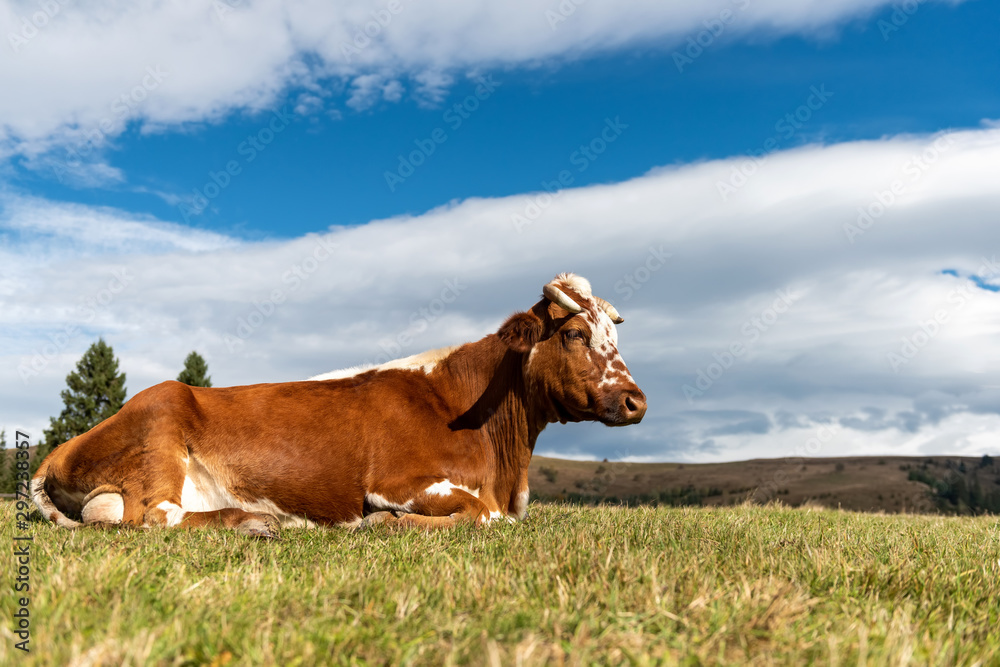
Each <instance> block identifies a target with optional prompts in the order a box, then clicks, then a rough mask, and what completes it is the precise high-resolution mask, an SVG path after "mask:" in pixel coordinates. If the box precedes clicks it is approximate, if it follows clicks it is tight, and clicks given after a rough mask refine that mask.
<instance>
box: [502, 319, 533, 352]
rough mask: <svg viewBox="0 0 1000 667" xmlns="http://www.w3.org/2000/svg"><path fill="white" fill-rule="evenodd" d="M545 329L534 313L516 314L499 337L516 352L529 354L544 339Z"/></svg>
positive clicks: (503, 328)
mask: <svg viewBox="0 0 1000 667" xmlns="http://www.w3.org/2000/svg"><path fill="white" fill-rule="evenodd" d="M544 328H545V327H544V325H543V324H542V321H541V320H540V319H538V316H537V315H535V314H534V313H515V314H513V315H511V316H510V318H509V319H508V320H507V321H506V322H504V323H503V326H501V327H500V330H499V331H497V336H499V337H500V340H502V341H503V342H504V343H505V344H506V345H507V347H509V348H510V349H512V350H513V351H514V352H527V351H528V350H530V349H531V348H532V347H533V346H534V345H535V343H537V342H538V341H540V340H541V339H542V332H543V331H544Z"/></svg>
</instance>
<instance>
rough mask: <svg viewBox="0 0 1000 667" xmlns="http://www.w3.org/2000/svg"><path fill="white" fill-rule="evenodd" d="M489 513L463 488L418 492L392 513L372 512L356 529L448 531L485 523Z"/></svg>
mask: <svg viewBox="0 0 1000 667" xmlns="http://www.w3.org/2000/svg"><path fill="white" fill-rule="evenodd" d="M489 520H490V510H489V509H488V508H487V507H486V505H485V504H484V503H483V501H481V500H480V499H479V498H477V497H475V496H474V495H472V494H471V493H468V492H466V491H463V490H462V489H458V488H453V489H450V491H449V493H447V494H443V495H442V494H438V493H435V494H430V493H426V492H420V493H419V494H418V495H417V496H416V497H415V498H412V499H410V500H408V501H407V502H405V503H403V504H402V505H400V509H397V510H396V511H394V512H374V513H372V514H369V515H368V516H366V517H365V519H364V521H362V523H361V525H360V526H358V527H359V528H366V527H368V526H371V525H373V524H388V525H395V526H415V527H420V528H449V527H451V526H454V525H455V524H458V523H474V524H476V525H477V526H478V525H482V524H483V523H488V522H489Z"/></svg>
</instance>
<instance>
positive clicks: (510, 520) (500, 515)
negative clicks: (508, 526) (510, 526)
mask: <svg viewBox="0 0 1000 667" xmlns="http://www.w3.org/2000/svg"><path fill="white" fill-rule="evenodd" d="M497 519H506V520H507V523H516V522H517V519H515V518H514V517H512V516H510V515H509V514H504V513H503V512H497V511H493V510H491V511H490V516H489V518H488V519H486V520H485V521H483V523H485V524H490V523H493V522H494V521H496V520H497Z"/></svg>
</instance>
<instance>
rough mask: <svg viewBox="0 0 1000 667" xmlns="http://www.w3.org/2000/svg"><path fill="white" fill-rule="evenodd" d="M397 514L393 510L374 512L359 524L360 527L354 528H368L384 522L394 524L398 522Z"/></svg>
mask: <svg viewBox="0 0 1000 667" xmlns="http://www.w3.org/2000/svg"><path fill="white" fill-rule="evenodd" d="M396 520H397V519H396V515H395V514H393V513H392V512H372V513H371V514H369V515H368V516H366V517H365V518H364V519H362V520H361V523H359V524H358V527H357V528H355V529H354V530H356V531H357V530H366V529H368V528H371V527H372V526H377V525H379V524H382V523H386V524H390V525H391V524H394V523H396Z"/></svg>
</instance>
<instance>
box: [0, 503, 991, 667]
mask: <svg viewBox="0 0 1000 667" xmlns="http://www.w3.org/2000/svg"><path fill="white" fill-rule="evenodd" d="M0 519H2V525H0V535H2V544H3V546H2V548H3V550H4V551H5V553H8V554H9V553H10V546H9V545H11V544H12V540H11V538H12V536H13V534H15V529H14V511H13V505H12V504H11V503H8V502H4V503H2V504H0ZM30 530H31V532H33V534H34V535H35V542H34V545H33V556H32V562H31V568H32V569H31V577H32V579H31V581H32V593H31V596H32V597H31V613H32V643H31V646H32V649H33V652H32V653H31V655H30V656H28V658H27V659H25V657H24V656H23V655H22V654H21V653H20V652H19V651H14V650H13V648H12V645H13V642H14V640H13V638H12V636H11V634H10V630H9V628H10V612H11V611H12V609H13V600H14V593H12V592H10V590H11V589H10V585H11V579H12V577H13V565H12V564H11V561H10V558H9V557H8V558H6V559H5V560H4V562H5V563H6V565H4V568H3V574H2V577H3V583H4V586H3V589H4V605H3V610H4V617H5V620H4V622H3V625H2V629H0V635H2V637H3V646H2V647H0V664H4V665H9V664H19V663H22V662H25V663H26V662H28V661H34V662H35V663H36V664H44V665H66V664H70V663H72V662H73V661H74V660H76V661H77V664H109V665H119V664H132V665H143V664H203V663H214V664H216V665H222V664H229V665H257V664H279V665H297V664H304V665H311V664H352V663H374V664H409V663H414V664H441V663H454V664H491V663H492V664H502V665H512V664H550V663H551V664H558V663H560V662H565V663H566V664H591V663H598V664H605V663H606V664H632V663H634V664H657V663H661V662H662V663H666V664H674V663H681V664H701V663H706V664H717V663H724V664H745V663H748V662H749V663H754V664H796V665H797V664H805V663H812V662H817V663H823V664H850V665H856V664H866V663H867V664H872V665H876V664H879V665H881V664H909V663H916V664H934V665H953V664H959V665H972V664H977V663H978V664H983V665H989V664H1000V523H998V520H997V519H996V518H995V517H979V518H940V517H928V516H906V515H903V516H881V515H863V514H851V513H846V512H837V511H827V510H823V511H808V510H791V509H783V508H780V507H773V506H772V507H765V508H761V507H752V506H744V507H737V508H725V509H702V508H698V509H693V508H684V509H670V508H656V509H652V508H635V509H623V508H614V507H610V508H609V507H599V508H588V507H571V506H558V505H538V504H533V505H532V506H531V508H530V517H529V518H528V519H527V520H526V521H524V522H521V523H518V524H515V525H506V524H505V525H494V526H491V527H489V528H486V529H480V530H476V529H473V528H468V527H462V528H456V529H454V530H448V531H440V532H434V533H425V532H416V531H409V532H392V531H390V530H388V529H375V530H372V531H370V532H364V533H351V532H347V531H343V530H329V531H303V530H286V531H285V532H284V534H283V537H282V539H281V540H280V541H276V542H263V541H255V540H253V539H250V538H245V537H242V536H239V535H236V534H235V533H232V532H228V531H214V532H213V531H180V530H167V529H163V530H150V531H122V532H118V531H97V530H78V531H69V530H65V529H59V528H55V527H53V526H52V525H51V524H46V523H34V524H32V525H31V528H30Z"/></svg>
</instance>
